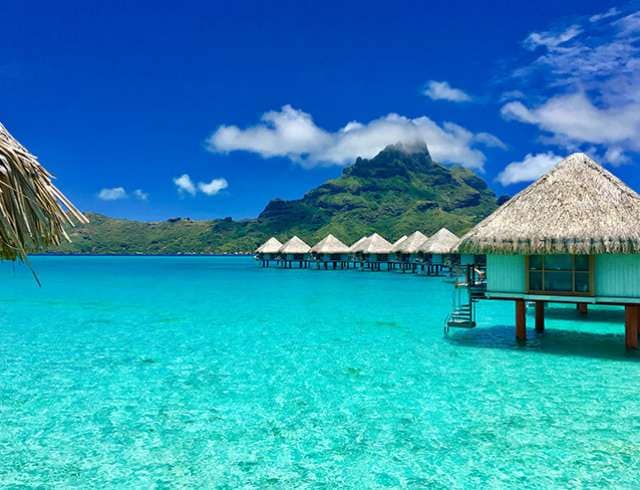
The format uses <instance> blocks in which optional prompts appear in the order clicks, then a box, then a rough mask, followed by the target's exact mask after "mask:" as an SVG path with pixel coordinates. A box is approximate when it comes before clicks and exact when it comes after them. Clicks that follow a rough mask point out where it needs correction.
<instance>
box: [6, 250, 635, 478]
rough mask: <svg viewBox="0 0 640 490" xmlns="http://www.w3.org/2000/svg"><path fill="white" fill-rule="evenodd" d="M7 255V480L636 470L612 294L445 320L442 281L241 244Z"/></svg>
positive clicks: (576, 474)
mask: <svg viewBox="0 0 640 490" xmlns="http://www.w3.org/2000/svg"><path fill="white" fill-rule="evenodd" d="M33 263H34V265H35V267H36V269H37V271H38V273H39V275H40V277H41V280H42V282H43V287H42V288H41V289H38V288H36V287H35V285H34V283H33V280H32V279H31V277H30V275H29V273H28V272H27V271H26V270H25V269H24V268H23V267H14V266H12V265H9V264H2V265H1V266H0V273H1V274H2V277H3V278H4V280H3V288H2V290H1V292H0V484H2V486H11V485H16V486H19V485H24V486H27V487H38V486H42V487H66V488H69V487H83V488H86V487H91V486H93V487H96V486H98V487H100V486H103V487H104V486H109V487H121V488H132V487H137V488H145V487H161V488H162V487H199V488H203V487H218V488H238V487H244V488H263V487H274V488H278V487H281V488H292V487H303V488H304V487H313V488H337V487H341V488H345V487H348V488H365V487H411V488H420V487H430V488H473V487H477V486H481V485H483V486H490V487H505V486H509V487H521V488H551V487H555V488H558V487H567V486H574V487H587V486H591V487H593V486H598V487H603V486H614V487H616V488H632V487H636V488H637V487H638V485H640V430H639V429H640V417H639V415H638V414H639V413H640V393H639V387H640V363H639V362H638V358H637V357H636V356H633V355H631V356H630V355H627V354H625V352H624V338H623V336H622V333H623V326H622V324H623V317H622V314H621V312H620V311H618V310H615V309H613V310H611V309H609V310H607V309H601V310H598V311H592V312H591V314H590V316H589V319H588V321H586V322H584V321H582V319H579V318H578V316H577V315H576V314H575V312H574V311H573V309H567V308H553V309H552V310H550V311H549V312H548V323H547V332H546V333H545V334H544V336H538V337H537V336H536V335H535V333H534V332H533V328H531V326H532V325H533V320H532V317H531V316H529V325H530V328H529V335H530V340H529V342H528V343H527V345H526V346H525V347H519V346H517V345H516V343H515V342H514V340H513V335H514V329H513V327H512V325H513V305H511V304H508V303H502V302H485V303H482V304H481V306H480V308H479V321H480V327H479V328H477V329H475V330H472V331H469V332H456V333H454V334H453V335H452V336H451V337H450V338H448V339H445V338H444V337H443V335H442V325H443V320H444V318H445V316H446V314H447V313H448V312H449V310H450V306H451V290H450V288H451V286H450V285H448V284H445V283H443V282H442V280H440V279H434V278H425V277H416V276H412V275H402V274H398V273H392V274H389V273H386V272H380V273H359V272H354V271H335V272H334V271H297V270H287V271H280V270H277V269H267V270H264V269H260V268H258V267H256V266H255V265H254V263H253V261H252V260H251V259H247V258H187V257H180V258H170V257H162V258H150V257H147V258H134V257H121V258H118V257H109V258H103V257H78V258H68V257H36V258H34V259H33Z"/></svg>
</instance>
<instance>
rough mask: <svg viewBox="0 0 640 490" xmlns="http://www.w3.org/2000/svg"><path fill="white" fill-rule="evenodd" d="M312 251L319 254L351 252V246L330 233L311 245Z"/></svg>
mask: <svg viewBox="0 0 640 490" xmlns="http://www.w3.org/2000/svg"><path fill="white" fill-rule="evenodd" d="M311 252H313V253H317V254H346V253H349V247H348V246H347V245H345V244H344V243H342V242H341V241H340V240H338V239H337V238H336V237H334V236H333V235H331V234H329V235H327V236H326V237H324V238H323V239H322V240H320V241H319V242H318V243H316V244H315V245H314V246H313V247H311Z"/></svg>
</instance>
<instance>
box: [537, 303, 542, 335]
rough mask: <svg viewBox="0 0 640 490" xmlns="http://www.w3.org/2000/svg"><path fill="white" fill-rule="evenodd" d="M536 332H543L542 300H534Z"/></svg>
mask: <svg viewBox="0 0 640 490" xmlns="http://www.w3.org/2000/svg"><path fill="white" fill-rule="evenodd" d="M536 332H544V301H536Z"/></svg>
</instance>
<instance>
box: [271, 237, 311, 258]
mask: <svg viewBox="0 0 640 490" xmlns="http://www.w3.org/2000/svg"><path fill="white" fill-rule="evenodd" d="M309 250H311V247H310V246H309V245H307V244H306V243H304V242H303V241H302V240H301V239H300V238H298V237H297V236H294V237H293V238H291V239H290V240H289V241H288V242H286V243H285V244H284V245H283V246H282V247H280V250H278V252H280V253H282V254H306V253H309Z"/></svg>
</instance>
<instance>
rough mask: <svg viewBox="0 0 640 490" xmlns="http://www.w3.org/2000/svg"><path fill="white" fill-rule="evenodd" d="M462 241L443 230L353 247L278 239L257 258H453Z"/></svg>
mask: <svg viewBox="0 0 640 490" xmlns="http://www.w3.org/2000/svg"><path fill="white" fill-rule="evenodd" d="M459 241H460V238H459V237H458V236H456V235H455V234H454V233H452V232H450V231H449V230H447V229H446V228H442V229H440V231H438V232H437V233H435V234H434V235H433V236H431V237H427V236H426V235H425V234H424V233H422V232H420V231H415V232H414V233H412V234H411V235H409V236H407V235H405V236H403V237H401V238H400V239H398V240H396V241H395V242H394V243H391V242H389V241H388V240H386V239H385V238H384V237H382V236H381V235H379V234H378V233H374V234H372V235H370V236H363V237H362V238H360V240H358V241H356V242H355V243H354V244H353V245H351V246H349V245H346V244H345V243H343V242H341V241H340V240H338V239H337V238H336V237H335V236H333V235H332V234H329V235H327V236H326V237H325V238H323V239H322V240H320V241H319V242H318V243H316V244H315V245H314V246H313V247H310V246H309V245H307V244H306V243H305V242H304V241H303V240H301V239H300V238H298V237H297V236H294V237H293V238H291V239H290V240H288V241H287V242H285V243H284V244H283V243H281V242H280V241H279V240H278V239H277V238H275V237H271V238H269V240H267V241H266V242H265V243H263V244H262V245H260V247H258V248H257V249H256V254H258V255H261V256H264V255H278V254H307V253H312V254H327V255H337V254H363V255H369V254H375V255H385V254H400V255H413V254H418V253H423V254H442V255H446V254H450V253H453V252H454V250H455V248H456V246H457V245H458V242H459Z"/></svg>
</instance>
